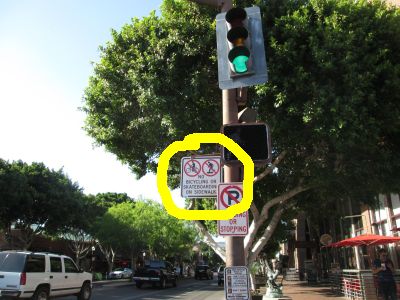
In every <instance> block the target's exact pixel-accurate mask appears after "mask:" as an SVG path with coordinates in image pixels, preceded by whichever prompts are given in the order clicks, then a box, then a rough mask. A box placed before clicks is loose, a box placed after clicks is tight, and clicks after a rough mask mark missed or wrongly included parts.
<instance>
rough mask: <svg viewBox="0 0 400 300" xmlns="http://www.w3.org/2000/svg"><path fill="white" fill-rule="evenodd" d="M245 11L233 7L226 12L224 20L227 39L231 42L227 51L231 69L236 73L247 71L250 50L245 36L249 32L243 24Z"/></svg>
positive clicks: (243, 73)
mask: <svg viewBox="0 0 400 300" xmlns="http://www.w3.org/2000/svg"><path fill="white" fill-rule="evenodd" d="M246 18H247V13H246V11H245V10H244V9H243V8H239V7H235V8H232V9H231V10H229V11H228V12H227V13H226V16H225V20H226V22H227V23H228V24H229V30H228V32H227V39H228V41H229V42H230V43H231V47H230V48H231V49H230V51H229V53H228V58H229V61H230V62H231V70H232V72H233V74H232V75H234V74H235V73H236V74H237V75H239V74H240V75H245V74H246V73H249V71H250V70H249V65H248V64H249V63H250V62H249V58H250V50H249V49H248V48H249V47H248V46H249V45H248V42H247V38H248V37H249V32H248V30H247V28H246V25H245V20H246Z"/></svg>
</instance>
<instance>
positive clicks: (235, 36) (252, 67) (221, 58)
mask: <svg viewBox="0 0 400 300" xmlns="http://www.w3.org/2000/svg"><path fill="white" fill-rule="evenodd" d="M217 52H218V82H219V87H220V88H221V89H233V88H239V87H246V86H250V85H255V84H260V83H264V82H266V81H267V63H266V59H265V49H264V37H263V32H262V22H261V14H260V8H259V7H257V6H253V7H247V8H240V7H234V8H232V9H230V10H229V11H227V12H226V13H221V14H218V15H217Z"/></svg>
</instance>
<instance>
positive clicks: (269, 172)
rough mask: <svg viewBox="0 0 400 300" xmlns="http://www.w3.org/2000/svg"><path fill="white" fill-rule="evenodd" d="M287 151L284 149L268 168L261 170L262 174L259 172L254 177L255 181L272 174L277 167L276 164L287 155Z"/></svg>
mask: <svg viewBox="0 0 400 300" xmlns="http://www.w3.org/2000/svg"><path fill="white" fill-rule="evenodd" d="M286 153H287V151H286V150H285V151H283V152H282V153H281V154H279V155H278V157H277V158H275V160H274V162H273V163H272V164H271V165H270V166H269V167H268V168H266V169H265V170H264V171H263V172H261V173H260V174H258V175H257V176H256V177H254V180H253V182H254V183H256V182H257V181H260V180H261V179H263V178H264V177H265V176H267V175H268V174H271V172H272V171H273V170H274V169H275V168H276V166H277V165H278V164H279V163H280V162H281V161H282V159H283V158H284V157H285V155H286Z"/></svg>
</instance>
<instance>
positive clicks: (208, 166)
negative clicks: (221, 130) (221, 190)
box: [181, 156, 221, 198]
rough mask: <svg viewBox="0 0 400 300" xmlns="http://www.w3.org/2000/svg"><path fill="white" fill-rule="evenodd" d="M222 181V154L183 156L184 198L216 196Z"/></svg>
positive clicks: (182, 184) (182, 189)
mask: <svg viewBox="0 0 400 300" xmlns="http://www.w3.org/2000/svg"><path fill="white" fill-rule="evenodd" d="M220 182H221V157H220V156H193V157H183V158H182V160H181V196H182V197H183V198H216V197H217V189H218V184H219V183H220Z"/></svg>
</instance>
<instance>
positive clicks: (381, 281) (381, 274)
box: [372, 248, 397, 300]
mask: <svg viewBox="0 0 400 300" xmlns="http://www.w3.org/2000/svg"><path fill="white" fill-rule="evenodd" d="M378 253H379V258H377V259H375V260H374V263H373V264H372V273H373V274H374V275H376V276H377V280H378V291H379V294H380V295H382V296H383V297H384V299H385V300H389V299H390V300H397V295H396V294H397V291H396V282H395V281H394V277H393V272H394V265H393V262H392V261H391V260H390V259H389V258H388V253H387V251H386V250H385V249H384V248H381V249H379V251H378Z"/></svg>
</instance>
